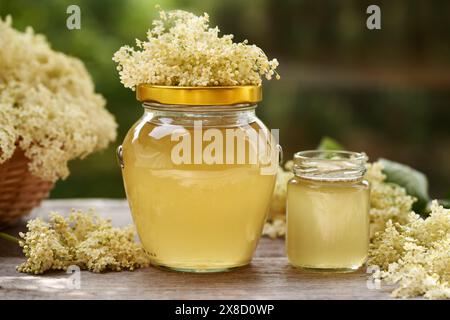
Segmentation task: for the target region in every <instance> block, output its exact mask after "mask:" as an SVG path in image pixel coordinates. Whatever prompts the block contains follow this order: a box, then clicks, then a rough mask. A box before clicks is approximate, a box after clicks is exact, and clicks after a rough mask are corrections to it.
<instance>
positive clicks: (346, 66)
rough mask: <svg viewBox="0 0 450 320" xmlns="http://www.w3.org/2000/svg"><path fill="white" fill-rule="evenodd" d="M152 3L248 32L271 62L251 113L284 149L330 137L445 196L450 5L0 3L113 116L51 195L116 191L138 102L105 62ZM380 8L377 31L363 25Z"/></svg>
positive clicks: (144, 24) (138, 27) (138, 0)
mask: <svg viewBox="0 0 450 320" xmlns="http://www.w3.org/2000/svg"><path fill="white" fill-rule="evenodd" d="M71 4H77V5H79V6H80V8H81V30H72V31H71V30H68V29H67V28H66V19H67V17H68V15H67V14H66V9H67V6H69V5H71ZM155 4H160V5H161V6H162V7H163V8H164V9H174V8H180V9H187V10H191V11H193V12H195V13H198V14H201V13H203V12H205V11H206V12H208V13H209V14H210V17H211V24H212V25H214V26H215V25H218V26H219V27H220V29H221V31H222V32H223V33H233V34H235V36H236V37H235V39H237V40H239V41H240V40H244V39H249V40H250V42H251V43H255V44H257V45H258V46H260V47H261V48H263V49H264V50H265V52H266V53H267V54H268V56H269V57H270V58H273V57H277V58H278V60H279V61H280V69H279V72H280V74H281V76H282V79H281V80H280V81H272V82H270V83H266V84H265V87H264V101H263V102H262V103H261V104H260V106H259V108H258V110H257V112H258V114H259V116H260V118H261V119H262V120H263V121H264V122H265V123H266V125H267V126H268V127H270V128H279V129H280V139H281V144H282V146H283V147H284V150H285V157H286V158H290V157H292V154H293V153H294V152H295V151H298V150H302V149H310V148H315V147H316V145H317V144H318V142H319V140H320V138H321V137H322V136H325V135H326V136H331V137H333V138H335V139H337V140H338V141H340V142H341V143H342V144H344V145H345V146H346V147H347V148H348V149H351V150H355V151H362V150H363V151H366V153H367V154H368V155H369V156H370V158H371V159H372V160H375V159H377V158H378V157H385V158H388V159H392V160H396V161H399V162H403V163H406V164H409V165H411V166H413V167H415V168H417V169H419V170H421V171H423V172H425V173H426V174H427V175H428V177H429V179H430V183H431V194H432V196H433V197H440V198H443V197H450V185H449V183H448V182H449V181H450V180H449V178H450V1H448V0H442V1H438V0H433V1H430V0H428V1H427V0H423V1H415V0H396V1H352V0H345V1H338V0H323V1H314V0H308V1H307V0H302V1H300V0H296V1H294V0H291V1H289V0H285V1H280V0H227V1H205V0H167V1H164V0H158V1H153V0H127V1H124V0H103V1H101V0H95V1H93V0H69V1H65V0H40V1H35V0H0V16H2V17H4V16H6V15H8V14H10V15H11V16H12V17H13V24H14V26H15V27H16V28H18V29H20V30H23V29H24V28H25V27H26V26H28V25H30V26H32V27H33V28H34V29H35V30H36V31H37V32H38V33H44V34H45V35H46V36H47V37H48V39H49V40H50V42H51V43H52V46H53V48H54V49H56V50H59V51H63V52H65V53H68V54H71V55H74V56H77V57H79V58H80V59H82V60H83V61H84V62H85V64H86V66H87V68H88V70H89V71H90V72H91V74H92V77H93V78H94V81H95V83H96V88H97V91H98V92H100V93H101V94H103V95H104V96H105V97H106V99H107V101H108V105H107V107H108V109H109V110H110V111H111V112H112V113H114V115H115V116H116V119H117V121H118V123H119V135H118V139H117V141H116V142H115V143H114V144H113V145H111V147H110V148H109V149H107V150H105V151H103V152H100V153H97V154H93V155H91V156H89V157H88V158H86V159H84V160H82V161H81V160H74V161H72V162H71V163H70V168H71V175H70V177H69V178H68V179H66V180H65V181H59V182H58V183H57V186H56V188H55V189H54V191H53V192H52V197H53V198H66V197H124V190H123V186H122V180H121V176H120V170H119V169H118V166H117V164H116V160H115V156H114V149H115V148H116V146H117V145H118V144H120V142H121V141H122V139H123V137H124V135H125V133H126V131H127V129H128V128H129V127H130V126H131V125H132V124H133V123H134V122H135V121H136V120H137V119H138V118H139V117H140V115H141V113H142V108H141V107H140V105H139V103H138V102H137V101H136V100H135V98H134V93H133V92H131V91H130V90H128V89H125V88H123V87H122V85H121V84H120V82H119V79H118V75H117V72H116V69H115V64H114V63H113V61H112V60H111V57H112V55H113V53H114V52H115V51H116V50H117V49H118V48H119V47H120V46H122V45H124V44H130V45H134V40H135V38H139V39H144V38H145V34H146V31H147V29H148V28H149V26H150V25H151V20H152V19H153V18H155V17H156V10H155ZM370 4H378V5H379V6H380V7H381V12H382V29H381V30H373V31H371V30H368V29H367V28H366V19H367V17H368V15H367V14H366V8H367V6H368V5H370Z"/></svg>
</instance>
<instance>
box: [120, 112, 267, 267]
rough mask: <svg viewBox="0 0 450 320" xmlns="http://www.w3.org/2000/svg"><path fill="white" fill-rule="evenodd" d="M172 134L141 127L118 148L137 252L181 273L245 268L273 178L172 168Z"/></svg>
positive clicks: (251, 169)
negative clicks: (140, 248)
mask: <svg viewBox="0 0 450 320" xmlns="http://www.w3.org/2000/svg"><path fill="white" fill-rule="evenodd" d="M260 126H261V124H259V123H257V122H255V123H253V124H251V125H248V126H246V127H245V126H244V127H241V128H239V130H247V129H249V128H251V127H253V128H254V129H258V128H259V127H260ZM177 128H178V129H179V126H174V125H160V124H158V125H155V124H153V123H150V122H147V121H141V122H140V123H138V124H136V125H135V126H134V127H133V128H132V129H131V130H130V131H129V133H128V135H127V136H126V138H125V141H124V143H123V159H124V169H123V177H124V182H125V188H126V193H127V197H128V201H129V204H130V207H131V211H132V215H133V219H134V222H135V224H136V227H137V231H138V234H139V237H140V240H141V242H142V244H143V246H144V248H145V249H146V251H147V252H148V254H149V255H150V257H151V260H152V262H153V263H154V264H156V265H160V266H165V267H169V268H172V269H176V270H182V271H199V272H208V271H222V270H226V269H229V268H233V267H238V266H242V265H246V264H248V263H249V262H250V260H251V257H252V255H253V252H254V251H255V249H256V246H257V243H258V240H259V238H260V235H261V232H262V228H263V224H264V221H265V219H266V215H267V211H268V207H269V202H270V199H271V195H272V192H273V188H274V184H275V175H261V174H260V166H259V165H258V164H253V165H251V164H212V165H208V164H179V165H175V164H174V163H173V161H172V160H171V150H172V148H173V147H174V145H175V144H176V143H178V142H176V141H171V139H170V132H172V131H173V130H175V129H177ZM185 129H186V130H187V131H189V132H190V133H191V134H193V133H192V129H189V128H185ZM219 130H221V131H222V132H223V131H224V130H225V129H224V128H220V129H219ZM167 133H169V135H167ZM250 147H251V146H247V148H250ZM247 151H248V150H247Z"/></svg>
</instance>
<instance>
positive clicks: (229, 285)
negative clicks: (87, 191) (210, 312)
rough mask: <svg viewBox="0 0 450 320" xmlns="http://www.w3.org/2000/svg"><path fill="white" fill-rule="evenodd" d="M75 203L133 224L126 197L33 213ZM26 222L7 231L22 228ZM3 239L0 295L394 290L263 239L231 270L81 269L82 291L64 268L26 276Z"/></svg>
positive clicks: (226, 295) (283, 295) (358, 295)
mask: <svg viewBox="0 0 450 320" xmlns="http://www.w3.org/2000/svg"><path fill="white" fill-rule="evenodd" d="M71 207H76V208H89V207H96V208H97V209H98V211H99V213H100V214H102V215H104V216H109V217H111V218H112V221H113V223H114V224H115V225H124V224H128V223H131V218H130V214H129V209H128V205H127V204H126V202H125V201H122V200H98V199H96V200H81V199H80V200H48V201H45V202H44V203H43V205H42V206H41V208H39V209H38V210H35V211H34V212H33V213H32V216H33V217H36V216H46V215H47V213H48V211H50V210H57V211H60V212H61V213H64V212H68V211H69V210H70V208H71ZM19 229H24V223H22V224H20V225H19V226H17V227H15V228H13V229H9V230H7V231H8V232H17V231H18V230H19ZM12 248H13V245H12V244H9V243H6V242H4V241H0V299H389V298H390V297H389V294H388V292H389V291H390V289H391V288H389V287H387V286H382V288H381V289H377V290H369V289H368V288H367V279H368V274H366V273H365V272H364V270H362V271H359V272H356V273H337V274H336V273H334V274H329V273H314V272H305V271H302V270H298V269H295V268H293V267H291V266H289V264H288V262H287V259H286V257H285V255H284V241H283V240H282V239H277V240H271V239H268V238H263V239H261V241H260V245H259V246H258V249H257V252H256V254H255V258H254V259H253V261H252V264H251V265H250V266H248V267H245V268H242V269H239V270H235V271H232V272H228V273H218V274H188V273H177V272H170V271H166V270H160V269H157V268H153V267H150V268H146V269H141V270H136V271H134V272H109V273H103V274H95V273H91V272H86V271H82V272H81V274H80V284H81V287H80V289H70V288H68V281H69V280H68V279H69V277H70V275H68V274H66V273H64V272H55V273H49V274H45V275H40V276H33V275H27V274H21V273H18V272H16V271H15V266H16V265H18V264H19V263H21V262H22V261H23V257H21V254H20V250H17V248H15V249H12Z"/></svg>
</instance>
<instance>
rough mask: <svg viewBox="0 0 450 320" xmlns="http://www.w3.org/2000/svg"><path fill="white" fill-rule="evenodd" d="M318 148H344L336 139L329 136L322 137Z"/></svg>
mask: <svg viewBox="0 0 450 320" xmlns="http://www.w3.org/2000/svg"><path fill="white" fill-rule="evenodd" d="M317 149H318V150H345V148H344V147H343V146H342V145H341V144H340V143H339V142H337V141H336V140H334V139H332V138H330V137H323V138H322V140H320V143H319V145H318V146H317Z"/></svg>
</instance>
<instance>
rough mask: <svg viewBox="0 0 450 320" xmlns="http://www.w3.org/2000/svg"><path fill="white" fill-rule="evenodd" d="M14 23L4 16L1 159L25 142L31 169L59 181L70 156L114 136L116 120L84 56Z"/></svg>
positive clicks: (0, 80)
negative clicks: (70, 53)
mask: <svg viewBox="0 0 450 320" xmlns="http://www.w3.org/2000/svg"><path fill="white" fill-rule="evenodd" d="M11 25H12V21H11V17H6V19H5V20H2V19H1V18H0V70H1V72H0V163H3V162H5V161H6V160H7V159H9V158H10V157H11V156H12V155H13V153H14V151H15V150H16V148H20V149H22V150H23V151H24V152H25V155H26V156H27V157H28V158H29V159H30V163H29V170H30V172H31V173H33V174H34V175H36V176H38V177H40V178H42V179H44V180H47V181H56V180H57V179H58V178H65V177H67V176H68V174H69V170H68V167H67V162H68V161H69V160H71V159H74V158H77V157H81V158H83V157H84V156H86V155H88V154H89V153H91V152H94V151H96V150H100V149H103V148H105V147H106V146H107V145H108V143H109V142H111V141H113V140H114V139H115V137H116V127H117V125H116V123H115V121H114V118H113V116H112V115H111V114H110V113H108V111H107V110H106V109H105V100H104V99H103V97H102V96H101V95H99V94H96V93H95V91H94V84H93V82H92V79H91V77H90V75H89V73H88V72H87V71H86V69H85V67H84V65H83V63H82V62H81V61H80V60H78V59H76V58H73V57H69V56H67V55H65V54H63V53H60V52H56V51H53V50H52V49H51V47H50V45H49V43H48V42H47V40H46V39H45V37H44V36H42V35H39V34H35V33H34V32H33V30H32V29H31V28H27V30H26V31H25V32H19V31H17V30H15V29H13V28H12V26H11Z"/></svg>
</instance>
